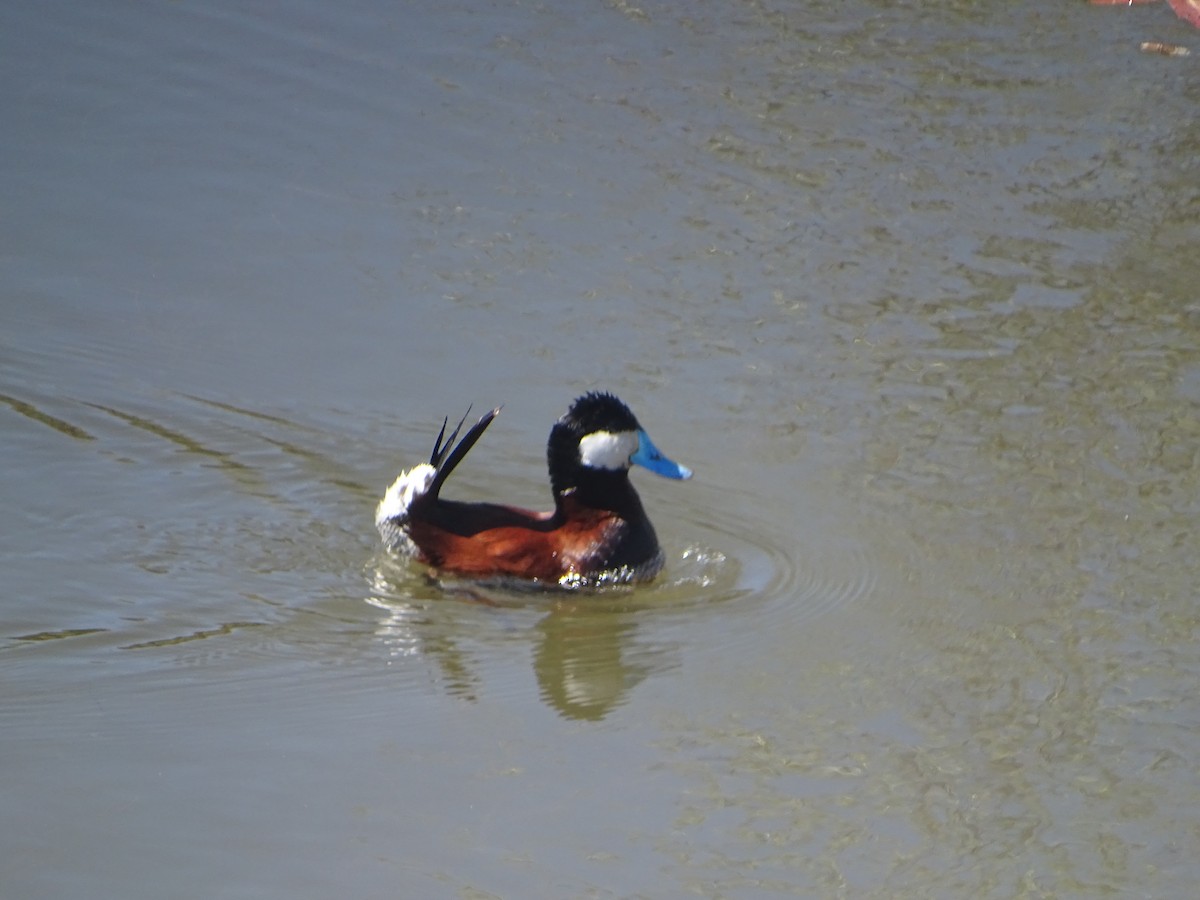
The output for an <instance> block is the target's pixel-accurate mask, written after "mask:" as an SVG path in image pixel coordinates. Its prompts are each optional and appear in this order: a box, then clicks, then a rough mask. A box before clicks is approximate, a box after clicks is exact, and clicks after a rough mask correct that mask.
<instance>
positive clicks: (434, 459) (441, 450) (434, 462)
mask: <svg viewBox="0 0 1200 900" xmlns="http://www.w3.org/2000/svg"><path fill="white" fill-rule="evenodd" d="M474 405H475V404H473V403H472V404H471V406H474ZM471 406H468V407H467V411H466V412H465V413H463V417H462V418H461V419H459V420H458V424H457V425H455V426H454V431H452V432H450V440H448V441H446V442H445V443H444V444H443V443H442V438H444V437H445V436H446V426H447V425H448V424H450V417H449V416H446V418H444V419H442V430H441V431H439V432H438V436H437V440H436V441H434V442H433V453H431V454H430V455H429V464H430V465H431V466H433V467H434V468H435V469H436V468H438V467H440V466H441V464H442V460H444V459H445V458H446V454H447V452H449V450H450V446H451V444H453V443H454V439H455V438H456V437H458V432H459V429H461V428H462V427H463V422H465V421H467V416H469V415H470V414H471Z"/></svg>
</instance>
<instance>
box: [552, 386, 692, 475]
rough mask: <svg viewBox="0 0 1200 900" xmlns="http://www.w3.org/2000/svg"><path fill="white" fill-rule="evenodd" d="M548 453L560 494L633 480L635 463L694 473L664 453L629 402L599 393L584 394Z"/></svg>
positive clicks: (664, 470)
mask: <svg viewBox="0 0 1200 900" xmlns="http://www.w3.org/2000/svg"><path fill="white" fill-rule="evenodd" d="M546 456H547V462H548V463H549V466H550V483H551V486H552V487H553V488H554V495H555V497H558V496H560V495H561V494H562V493H563V492H564V491H568V490H570V489H572V488H578V487H580V486H581V482H589V483H592V484H595V485H596V486H597V487H599V486H600V484H601V483H611V482H612V481H614V480H616V481H620V482H622V483H625V484H627V483H628V472H629V467H630V466H632V465H634V464H637V465H642V466H645V467H646V468H648V469H650V470H651V471H653V472H656V473H658V474H659V475H663V476H665V477H668V478H690V477H691V474H692V473H691V472H690V471H689V470H688V469H686V468H684V467H683V466H680V465H677V464H676V463H674V462H672V461H671V460H669V459H667V458H666V457H665V456H663V455H662V454H661V453H660V452H659V451H658V448H657V447H655V446H654V444H653V442H652V441H651V440H650V436H649V435H648V434H646V432H645V430H644V429H643V428H642V426H641V425H640V424H638V420H637V417H636V416H634V414H633V412H632V411H631V410H630V409H629V407H628V406H626V405H625V404H624V403H622V402H621V401H620V400H618V399H617V398H616V397H614V396H613V395H612V394H608V393H602V392H598V391H593V392H591V393H587V394H584V395H583V396H582V397H580V398H578V399H577V400H576V401H575V402H574V403H572V404H571V408H570V409H568V410H567V411H566V413H565V414H564V415H563V417H562V418H561V419H559V420H558V421H557V422H556V423H555V424H554V427H553V428H552V429H551V430H550V441H549V443H548V445H547V448H546ZM605 489H606V490H610V489H612V485H611V484H610V485H609V487H608V488H605ZM630 490H632V488H630Z"/></svg>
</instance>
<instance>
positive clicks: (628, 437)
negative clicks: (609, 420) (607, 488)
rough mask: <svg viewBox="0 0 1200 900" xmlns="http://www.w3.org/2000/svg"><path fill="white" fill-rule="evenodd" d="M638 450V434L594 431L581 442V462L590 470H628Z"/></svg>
mask: <svg viewBox="0 0 1200 900" xmlns="http://www.w3.org/2000/svg"><path fill="white" fill-rule="evenodd" d="M637 448H638V436H637V433H636V432H633V431H617V432H612V431H593V432H592V433H591V434H588V435H584V436H583V437H582V438H581V439H580V441H579V461H580V462H581V463H583V464H584V465H585V466H587V467H588V468H589V469H609V470H616V469H628V468H629V457H631V456H633V454H634V453H636V452H637Z"/></svg>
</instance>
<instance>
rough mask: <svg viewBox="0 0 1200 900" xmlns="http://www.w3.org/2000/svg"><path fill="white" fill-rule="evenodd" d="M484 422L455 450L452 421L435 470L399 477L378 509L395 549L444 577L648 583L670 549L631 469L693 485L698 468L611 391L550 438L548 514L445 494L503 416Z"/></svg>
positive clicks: (428, 466)
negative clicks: (675, 455)
mask: <svg viewBox="0 0 1200 900" xmlns="http://www.w3.org/2000/svg"><path fill="white" fill-rule="evenodd" d="M500 409H501V407H496V408H495V409H492V410H490V411H488V412H487V413H485V414H484V415H483V416H481V417H480V418H479V420H478V421H477V422H476V423H475V424H474V425H472V426H471V427H470V429H469V430H468V431H467V433H466V434H465V435H464V436H463V438H462V440H460V441H458V443H457V444H456V443H455V440H456V439H457V438H458V434H459V432H460V431H461V429H462V426H463V424H464V423H465V422H466V420H467V416H468V415H470V410H469V409H468V411H467V414H466V415H464V416H463V418H462V419H461V420H460V421H459V423H458V425H457V426H456V427H455V429H454V430H453V432H451V434H450V437H449V438H448V439H446V437H445V435H446V426H447V424H448V423H449V419H448V418H447V419H443V421H442V428H441V431H439V432H438V436H437V439H436V440H435V441H434V445H433V453H432V454H431V455H430V457H429V462H428V463H421V464H420V465H417V466H415V467H413V468H412V469H409V470H407V471H405V472H402V473H401V474H400V475H399V476H398V477H397V478H396V480H395V481H394V482H392V484H391V486H390V487H388V489H387V491H386V492H385V493H384V495H383V499H382V500H380V501H379V505H378V506H377V507H376V510H375V526H376V528H378V530H379V534H380V537H381V538H382V539H383V543H384V545H385V546H386V548H387V549H388V550H389V551H391V552H393V553H397V554H400V555H404V556H408V557H412V558H415V559H416V560H418V561H419V562H421V563H424V564H426V565H428V566H430V567H431V568H432V569H434V570H437V571H439V572H445V573H453V574H455V575H459V576H466V577H469V578H475V579H483V578H499V579H503V580H515V581H518V582H524V583H530V584H534V585H548V586H559V587H563V588H568V589H575V588H581V587H589V586H602V585H609V584H629V583H633V582H643V581H649V580H650V579H652V578H654V576H656V575H657V574H658V573H659V571H660V570H661V569H662V566H663V552H662V548H661V547H660V546H659V543H658V536H657V534H656V533H655V531H654V526H653V525H652V524H651V523H650V518H649V516H647V515H646V511H645V508H644V507H643V506H642V501H641V498H639V497H638V493H637V491H636V490H634V487H633V484H632V482H631V481H630V479H629V471H630V469H631V468H632V467H633V466H640V467H642V468H645V469H648V470H649V471H651V472H653V473H655V474H656V475H661V476H663V477H665V478H671V479H679V480H685V479H688V478H691V477H692V471H691V469H689V468H687V467H686V466H682V465H680V464H679V463H677V462H675V461H673V460H671V459H670V458H668V457H667V456H666V455H664V454H663V453H662V451H660V450H659V449H658V447H656V446H655V445H654V442H653V441H651V440H650V436H649V435H648V434H647V433H646V430H645V429H644V428H642V426H641V425H640V424H639V423H638V420H637V418H636V417H635V416H634V414H633V412H632V411H631V410H630V409H629V407H628V406H626V405H625V404H624V403H623V402H622V401H621V400H619V399H618V398H617V397H616V396H614V395H613V394H610V393H607V392H601V391H591V392H589V393H586V394H584V395H583V396H581V397H578V398H577V399H576V400H575V401H574V402H573V403H572V404H571V406H570V408H569V409H568V410H567V411H566V413H564V414H563V416H562V417H561V418H559V420H558V421H557V422H555V423H554V425H553V427H552V428H551V429H550V437H549V440H548V441H547V443H546V461H547V466H548V468H549V474H550V489H551V491H552V493H553V496H554V508H553V509H551V510H548V511H545V512H538V511H533V510H528V509H522V508H519V507H516V506H506V505H502V504H497V503H467V502H462V501H457V500H446V499H444V498H443V497H442V496H441V489H442V486H443V485H444V484H445V482H446V479H447V478H449V477H450V474H451V473H452V472H453V471H454V469H455V467H456V466H458V464H459V463H461V462H462V460H463V458H464V457H465V456H466V455H467V453H468V452H470V450H471V448H472V447H474V446H475V444H476V442H477V441H478V440H479V438H480V437H482V435H483V433H484V431H486V430H487V427H488V426H489V425H491V423H492V421H493V420H494V419H495V418H496V416H497V415H499V414H500Z"/></svg>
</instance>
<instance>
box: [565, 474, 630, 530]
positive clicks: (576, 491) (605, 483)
mask: <svg viewBox="0 0 1200 900" xmlns="http://www.w3.org/2000/svg"><path fill="white" fill-rule="evenodd" d="M550 481H551V484H552V485H553V487H554V502H555V505H556V506H557V507H558V508H559V509H561V508H562V504H563V499H564V497H566V496H570V497H571V499H572V500H573V501H574V502H575V503H578V504H579V505H581V506H586V507H589V508H591V509H603V510H607V511H609V512H614V513H616V514H617V515H618V516H620V517H621V518H622V519H625V520H627V521H637V520H639V519H644V518H645V517H646V512H645V510H644V509H643V508H642V501H641V498H640V497H638V494H637V491H635V490H634V489H633V485H632V484H631V483H630V481H629V473H628V472H626V471H625V470H621V471H617V472H604V471H587V472H583V473H579V474H578V476H577V477H575V478H571V479H562V481H563V482H566V481H569V483H556V479H555V478H554V476H553V475H551V477H550Z"/></svg>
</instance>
